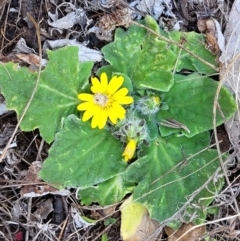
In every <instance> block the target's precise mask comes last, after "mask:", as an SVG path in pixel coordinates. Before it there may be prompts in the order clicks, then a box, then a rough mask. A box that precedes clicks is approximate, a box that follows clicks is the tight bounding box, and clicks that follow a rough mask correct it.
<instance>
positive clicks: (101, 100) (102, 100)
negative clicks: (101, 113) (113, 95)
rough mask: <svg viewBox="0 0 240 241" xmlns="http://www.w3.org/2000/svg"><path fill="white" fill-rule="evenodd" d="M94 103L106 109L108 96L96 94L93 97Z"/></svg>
mask: <svg viewBox="0 0 240 241" xmlns="http://www.w3.org/2000/svg"><path fill="white" fill-rule="evenodd" d="M93 100H94V103H95V104H97V105H100V106H101V107H106V106H107V104H108V100H109V98H108V96H107V95H104V94H100V93H96V94H95V95H94V97H93Z"/></svg>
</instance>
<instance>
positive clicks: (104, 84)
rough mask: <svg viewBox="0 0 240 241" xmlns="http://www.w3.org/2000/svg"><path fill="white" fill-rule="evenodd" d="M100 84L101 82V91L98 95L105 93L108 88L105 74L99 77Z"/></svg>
mask: <svg viewBox="0 0 240 241" xmlns="http://www.w3.org/2000/svg"><path fill="white" fill-rule="evenodd" d="M100 82H101V91H102V92H100V93H105V92H106V91H107V86H108V78H107V74H106V73H105V72H103V73H102V74H101V75H100Z"/></svg>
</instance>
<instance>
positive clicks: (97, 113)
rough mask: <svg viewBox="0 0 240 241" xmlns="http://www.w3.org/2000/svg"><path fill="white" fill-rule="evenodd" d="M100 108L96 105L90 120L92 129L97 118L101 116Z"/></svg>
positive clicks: (96, 124)
mask: <svg viewBox="0 0 240 241" xmlns="http://www.w3.org/2000/svg"><path fill="white" fill-rule="evenodd" d="M101 111H102V108H101V107H99V106H97V105H96V108H95V111H94V115H93V118H92V122H91V127H92V128H93V129H94V128H96V127H97V126H98V122H99V118H100V116H101Z"/></svg>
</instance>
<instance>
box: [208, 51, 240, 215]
mask: <svg viewBox="0 0 240 241" xmlns="http://www.w3.org/2000/svg"><path fill="white" fill-rule="evenodd" d="M239 58H240V54H238V55H237V56H236V57H235V58H234V59H233V60H232V61H231V62H230V63H229V65H228V66H227V68H226V71H225V72H224V73H223V75H222V77H221V79H220V81H219V83H218V87H217V90H216V94H215V97H214V104H213V132H214V138H215V142H216V147H217V152H218V156H219V161H220V164H221V168H222V170H223V174H224V176H225V179H226V181H227V184H228V186H230V185H231V183H230V180H229V178H228V174H227V171H226V168H225V166H224V163H223V159H222V156H221V150H220V146H219V143H218V135H217V124H216V123H217V120H216V116H217V107H218V106H219V105H218V99H219V94H220V91H221V89H222V85H223V81H224V80H225V78H226V75H227V73H228V71H229V70H230V68H231V67H232V66H233V65H234V63H235V62H236V60H237V59H239ZM231 194H232V196H234V193H233V191H232V189H231ZM234 205H235V207H236V210H237V212H238V213H240V212H239V208H238V203H237V201H236V199H234Z"/></svg>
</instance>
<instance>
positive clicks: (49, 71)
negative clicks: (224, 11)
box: [0, 17, 236, 228]
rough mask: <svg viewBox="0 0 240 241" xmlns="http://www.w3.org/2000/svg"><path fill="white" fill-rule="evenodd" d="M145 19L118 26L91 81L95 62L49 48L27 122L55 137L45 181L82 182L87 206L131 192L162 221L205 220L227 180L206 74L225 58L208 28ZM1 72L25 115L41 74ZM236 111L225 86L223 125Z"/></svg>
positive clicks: (70, 50)
mask: <svg viewBox="0 0 240 241" xmlns="http://www.w3.org/2000/svg"><path fill="white" fill-rule="evenodd" d="M141 24H143V25H144V26H145V28H142V27H140V26H138V25H132V26H131V27H130V28H129V29H127V30H123V29H121V28H118V29H117V30H116V33H115V40H114V42H112V43H109V44H107V45H106V46H105V47H103V48H102V53H103V55H104V58H105V60H106V61H107V62H108V63H109V65H106V66H102V67H101V68H100V69H98V71H97V73H95V74H96V75H94V76H93V77H91V78H90V81H89V77H90V76H91V75H93V73H92V67H93V63H92V62H91V61H89V62H81V63H79V60H78V49H77V48H76V47H64V48H62V49H59V50H57V51H48V58H49V62H48V64H47V66H46V68H45V69H44V70H43V71H42V72H41V77H40V81H39V85H38V88H37V91H36V94H35V96H34V99H33V101H32V103H31V105H30V107H29V109H28V111H27V113H26V115H25V116H24V118H23V121H22V122H21V125H20V127H21V129H22V130H23V131H30V130H34V129H36V128H38V129H39V131H40V135H41V136H42V138H43V139H44V140H45V141H46V142H48V143H51V142H53V143H52V145H51V148H50V149H49V155H48V158H47V159H46V160H45V161H44V164H43V168H42V171H41V174H40V175H41V178H42V179H43V180H44V181H46V182H48V183H51V184H52V185H54V186H56V187H58V188H78V189H79V190H80V191H79V199H80V200H81V203H82V204H86V205H89V204H91V203H92V202H98V203H99V204H100V205H102V206H104V205H109V204H113V203H116V202H119V201H121V200H122V199H123V198H124V197H125V196H126V195H127V194H130V193H132V198H133V202H136V203H140V204H142V205H143V206H145V207H146V208H147V209H148V211H149V213H150V216H151V217H152V218H153V219H156V220H157V221H159V222H169V221H175V222H171V223H170V225H171V226H172V227H173V228H176V227H178V225H179V223H177V222H176V221H177V220H178V221H179V219H178V218H179V217H181V218H182V219H184V220H185V221H186V222H188V221H192V220H191V218H192V217H193V216H194V217H195V219H194V220H193V221H194V222H195V223H201V222H203V221H204V220H205V216H206V214H207V208H206V207H207V206H208V205H209V204H210V203H211V202H212V200H213V199H214V194H215V193H217V192H218V191H219V190H220V189H221V187H222V184H223V180H222V179H221V178H218V177H219V175H215V172H216V170H220V169H219V166H220V165H219V157H218V153H217V151H216V150H214V149H211V148H209V144H210V132H209V130H211V129H212V128H213V124H212V123H213V111H212V110H213V103H214V97H215V94H216V90H217V86H218V82H216V81H214V80H213V79H211V78H210V77H207V76H210V75H211V74H214V73H215V72H216V70H215V69H214V68H211V66H217V63H216V61H215V57H214V56H213V55H212V54H211V53H210V52H209V51H208V50H207V49H206V48H205V44H204V39H205V38H204V36H203V35H202V34H197V33H192V32H191V33H181V32H172V33H165V32H163V31H162V30H160V29H159V27H158V25H157V23H156V22H155V21H154V20H153V19H152V18H151V17H146V18H145V20H144V21H142V22H141ZM146 28H148V29H150V30H151V31H148V30H147V29H146ZM153 31H154V32H155V33H153ZM158 35H161V36H164V37H165V39H169V41H166V40H163V39H161V38H159V36H158ZM173 41H175V42H177V43H179V45H178V46H176V45H174V44H171V43H172V42H173ZM180 45H181V46H182V48H181V46H180ZM195 56H198V58H196V57H195ZM204 60H205V62H204ZM206 63H210V64H206ZM0 76H1V78H0V86H1V92H2V93H3V95H4V96H5V98H6V102H7V107H8V109H12V110H15V111H16V112H17V115H18V117H19V116H21V114H22V113H23V110H24V107H25V106H26V104H27V102H28V100H29V98H30V96H31V93H32V89H33V87H34V84H35V80H36V78H37V73H36V72H33V71H30V70H29V69H28V68H26V67H19V65H17V64H14V63H6V64H1V65H0ZM235 110H236V105H235V101H234V99H233V97H232V95H231V94H230V93H229V91H228V90H227V89H225V88H221V91H220V94H219V99H218V110H217V116H216V122H217V125H220V124H222V123H223V122H224V121H225V120H227V119H229V118H230V117H231V116H232V115H233V113H234V112H235ZM214 175H215V178H213V177H214Z"/></svg>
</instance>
